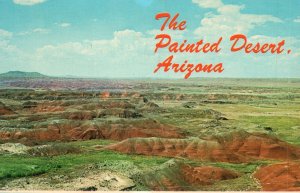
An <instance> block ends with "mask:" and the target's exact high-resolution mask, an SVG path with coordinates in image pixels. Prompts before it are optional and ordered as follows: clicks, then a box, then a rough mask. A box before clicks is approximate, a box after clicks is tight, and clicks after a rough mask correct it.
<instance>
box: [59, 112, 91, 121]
mask: <svg viewBox="0 0 300 193" xmlns="http://www.w3.org/2000/svg"><path fill="white" fill-rule="evenodd" d="M64 117H65V118H66V119H72V120H92V119H94V118H96V113H95V112H92V111H78V112H70V113H65V114H64Z"/></svg>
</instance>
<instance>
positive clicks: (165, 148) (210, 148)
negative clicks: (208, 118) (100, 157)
mask: <svg viewBox="0 0 300 193" xmlns="http://www.w3.org/2000/svg"><path fill="white" fill-rule="evenodd" d="M107 148H108V149H111V150H115V151H119V152H123V153H128V154H141V155H157V156H166V157H186V158H192V159H198V160H210V161H221V162H244V161H247V159H246V158H245V157H244V156H240V155H238V154H236V153H234V152H231V151H227V150H226V148H224V147H222V145H221V144H219V143H218V142H216V141H208V140H201V139H160V138H147V139H143V138H136V139H127V140H125V141H122V142H120V143H117V144H114V145H111V146H109V147H107Z"/></svg>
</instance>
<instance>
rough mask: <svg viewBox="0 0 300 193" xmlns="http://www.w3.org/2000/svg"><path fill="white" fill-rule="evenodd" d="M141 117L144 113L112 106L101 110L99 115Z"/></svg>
mask: <svg viewBox="0 0 300 193" xmlns="http://www.w3.org/2000/svg"><path fill="white" fill-rule="evenodd" d="M109 116H113V117H119V118H140V117H142V115H141V114H140V113H138V112H137V111H135V110H132V109H120V108H111V109H105V110H103V111H101V112H100V114H99V115H98V117H109Z"/></svg>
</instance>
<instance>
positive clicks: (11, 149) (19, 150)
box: [0, 143, 30, 154]
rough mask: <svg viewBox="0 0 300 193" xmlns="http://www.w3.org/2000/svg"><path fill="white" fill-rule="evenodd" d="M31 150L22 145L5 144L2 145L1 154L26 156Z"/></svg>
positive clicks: (0, 147)
mask: <svg viewBox="0 0 300 193" xmlns="http://www.w3.org/2000/svg"><path fill="white" fill-rule="evenodd" d="M29 149H30V148H29V147H27V146H25V145H23V144H20V143H5V144H1V145H0V154H2V153H5V154H6V153H8V154H26V152H27V150H29Z"/></svg>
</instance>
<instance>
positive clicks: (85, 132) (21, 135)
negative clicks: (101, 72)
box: [0, 120, 184, 142]
mask: <svg viewBox="0 0 300 193" xmlns="http://www.w3.org/2000/svg"><path fill="white" fill-rule="evenodd" d="M133 137H144V138H146V137H162V138H182V137H184V135H183V134H181V132H180V130H179V129H178V128H176V127H172V126H169V125H163V124H160V123H157V122H155V121H152V120H143V121H140V122H131V124H128V123H127V124H107V125H106V124H104V125H94V124H82V123H76V122H67V123H63V124H51V125H49V126H48V127H47V128H40V129H31V130H22V131H1V132H0V138H1V139H2V140H6V141H16V140H22V141H25V142H26V141H58V140H66V141H69V140H90V139H112V140H124V139H127V138H133Z"/></svg>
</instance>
